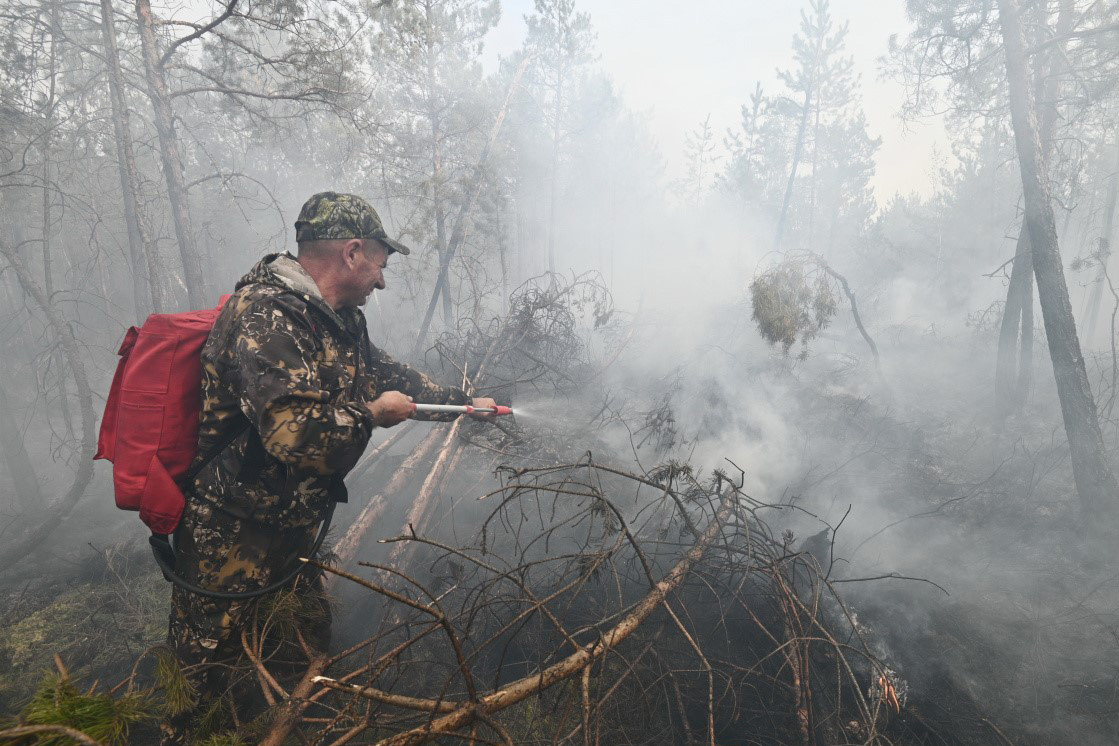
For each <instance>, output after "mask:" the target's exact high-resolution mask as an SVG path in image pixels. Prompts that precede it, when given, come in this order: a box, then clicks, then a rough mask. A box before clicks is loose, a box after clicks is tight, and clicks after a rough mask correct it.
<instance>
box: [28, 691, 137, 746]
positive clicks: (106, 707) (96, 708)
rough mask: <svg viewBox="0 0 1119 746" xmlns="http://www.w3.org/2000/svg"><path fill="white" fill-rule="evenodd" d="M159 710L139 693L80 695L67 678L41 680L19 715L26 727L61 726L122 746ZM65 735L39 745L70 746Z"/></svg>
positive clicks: (44, 737)
mask: <svg viewBox="0 0 1119 746" xmlns="http://www.w3.org/2000/svg"><path fill="white" fill-rule="evenodd" d="M158 714H159V713H158V710H157V709H156V707H155V706H154V705H153V704H152V703H151V701H150V700H149V699H148V698H147V697H145V696H144V695H143V694H141V693H130V694H125V695H123V696H120V697H113V696H112V695H110V694H95V693H93V692H82V691H81V690H79V689H78V687H77V686H76V685H75V684H74V682H73V681H71V680H70V679H69V678H67V677H62V676H57V675H49V676H46V677H44V678H43V681H42V682H41V683H40V684H39V688H38V689H37V690H36V692H35V695H34V696H33V697H32V698H31V701H30V702H28V703H27V706H26V707H25V708H24V710H23V712H22V713H20V721H21V722H22V723H24V724H27V725H64V726H68V727H70V728H74V729H76V730H79V731H81V732H83V733H85V734H86V735H88V736H90V737H91V738H94V739H96V740H97V741H100V742H101V743H104V744H108V745H109V746H125V744H127V743H128V735H129V732H130V731H131V729H132V727H133V726H134V725H136V724H137V723H140V722H142V721H145V720H151V719H154V718H156V717H158ZM72 743H73V742H72V741H71V739H70V738H69V737H67V736H61V735H50V734H44V735H40V736H39V737H38V740H37V741H36V744H38V746H70V744H72Z"/></svg>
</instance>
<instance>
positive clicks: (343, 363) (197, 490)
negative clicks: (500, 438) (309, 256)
mask: <svg viewBox="0 0 1119 746" xmlns="http://www.w3.org/2000/svg"><path fill="white" fill-rule="evenodd" d="M392 390H396V391H403V392H404V393H405V394H408V395H409V396H411V397H413V398H414V399H415V400H416V401H417V402H425V403H430V404H463V403H465V402H466V401H468V397H467V395H466V394H465V393H464V392H463V391H461V390H459V389H456V388H447V387H443V386H439V385H437V384H435V383H433V382H432V381H431V380H430V379H429V378H428V377H427V376H425V375H424V374H423V373H420V372H419V371H417V370H414V369H413V368H410V367H408V366H407V365H403V364H401V363H398V362H396V361H395V360H393V359H392V358H391V357H389V356H388V355H387V354H385V353H384V352H382V351H381V350H379V349H377V348H376V347H374V346H373V344H372V343H371V342H370V341H369V334H368V330H367V328H366V323H365V316H364V315H363V314H362V312H361V311H359V310H358V309H356V308H347V309H341V310H339V311H338V312H335V311H334V310H332V309H331V308H330V306H329V305H327V303H326V301H324V300H323V298H322V295H321V293H319V290H318V288H317V287H316V286H315V283H314V280H312V279H311V277H310V275H308V274H307V273H306V272H305V271H304V270H303V268H302V267H301V266H300V265H299V263H298V262H297V261H296V260H295V259H294V257H292V256H291V255H289V254H273V255H270V256H266V257H264V258H263V259H262V260H261V261H260V262H258V263H257V265H256V266H255V267H253V269H252V270H251V271H250V272H249V273H248V274H247V275H245V276H244V277H243V278H242V279H241V281H240V282H239V283H238V284H237V290H236V292H235V294H234V295H233V296H232V297H231V298H230V299H229V301H228V302H227V303H226V305H225V307H224V309H223V310H222V312H221V313H220V314H219V316H218V319H217V322H216V323H215V324H214V328H213V330H212V331H211V332H210V336H209V338H208V340H207V342H206V344H205V346H204V347H203V349H202V413H201V417H200V421H199V437H198V454H199V456H198V458H199V459H203V458H205V457H206V456H207V455H208V454H210V453H212V452H213V451H214V450H215V448H218V447H220V446H221V445H222V443H223V442H228V439H229V437H230V436H231V435H232V434H233V433H234V432H237V431H241V434H240V435H238V436H237V437H236V439H234V440H233V441H232V443H230V444H229V445H228V447H226V448H225V449H224V450H222V451H221V452H220V453H219V455H218V456H216V457H215V458H214V459H213V460H212V461H210V462H209V463H208V464H207V465H206V466H205V468H203V469H202V470H201V471H200V472H199V474H198V476H197V477H196V478H195V480H194V484H193V487H194V490H193V493H194V497H195V499H199V500H205V501H208V502H210V503H212V504H213V505H214V506H215V507H217V508H219V509H221V510H224V511H226V512H227V513H230V514H232V515H234V516H236V517H238V518H243V519H247V520H251V521H254V522H257V523H261V524H265V525H276V526H293V527H294V526H301V525H308V524H312V523H315V522H317V521H319V520H321V518H322V515H323V513H324V511H325V508H326V507H327V506H328V505H329V504H330V501H331V500H339V501H344V500H345V495H346V493H345V486H344V485H343V483H342V478H343V477H344V476H345V475H346V473H347V472H349V470H350V469H352V468H353V466H354V464H355V463H356V462H357V460H358V458H359V457H360V456H361V453H362V451H364V449H365V446H366V444H367V442H368V441H369V436H370V433H371V432H372V431H373V428H374V427H375V425H374V424H373V419H372V416H371V415H370V413H369V411H368V409H366V407H365V406H363V404H364V403H365V402H372V401H373V400H374V399H376V398H377V396H378V395H379V394H380V393H381V392H384V391H392ZM246 420H247V423H248V425H249V427H247V428H246Z"/></svg>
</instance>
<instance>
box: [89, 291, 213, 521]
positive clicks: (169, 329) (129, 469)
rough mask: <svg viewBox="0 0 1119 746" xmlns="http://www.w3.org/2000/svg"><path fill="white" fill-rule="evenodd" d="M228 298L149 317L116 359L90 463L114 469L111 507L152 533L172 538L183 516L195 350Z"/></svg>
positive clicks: (195, 395) (193, 438) (197, 386)
mask: <svg viewBox="0 0 1119 746" xmlns="http://www.w3.org/2000/svg"><path fill="white" fill-rule="evenodd" d="M227 298H228V296H226V297H223V298H222V299H221V302H220V303H219V304H218V307H217V308H214V309H211V310H208V311H188V312H186V313H153V314H152V315H151V316H149V317H148V319H147V321H145V322H144V325H143V326H141V327H139V328H137V327H135V326H134V327H131V328H130V329H129V330H128V332H127V333H125V335H124V341H123V342H122V343H121V345H120V350H119V351H118V352H117V354H118V355H120V362H119V363H117V371H116V374H115V375H114V376H113V385H112V387H111V388H110V389H109V397H108V399H107V400H106V402H105V415H104V417H103V418H102V420H101V433H100V435H99V437H98V439H97V454H96V455H95V456H94V458H95V459H108V460H109V461H111V462H112V463H113V487H114V491H115V493H116V502H117V507H118V508H121V509H123V510H138V511H140V520H142V521H143V522H144V523H145V524H147V525H148V527H149V528H150V529H151V530H152V533H156V534H170V533H172V532H173V531H174V530H175V528H176V527H177V526H178V525H179V518H180V517H181V516H182V513H183V506H184V504H185V499H184V497H183V492H182V489H181V488H180V486H179V485H180V484H181V482H182V481H183V480H184V478H185V477H186V476H187V475H188V471H189V469H190V465H191V462H192V461H193V460H194V455H195V452H196V450H197V448H198V415H199V412H200V411H201V408H202V361H201V353H202V345H204V344H205V343H206V338H207V337H208V336H209V334H210V329H211V328H212V327H213V326H214V322H215V321H216V320H217V317H218V313H219V312H220V311H221V308H222V306H223V305H224V304H225V301H226V299H227Z"/></svg>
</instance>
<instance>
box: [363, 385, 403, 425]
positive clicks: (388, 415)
mask: <svg viewBox="0 0 1119 746" xmlns="http://www.w3.org/2000/svg"><path fill="white" fill-rule="evenodd" d="M365 406H366V407H367V408H368V409H369V413H370V414H371V415H373V423H374V424H376V425H377V426H378V427H392V426H393V425H399V424H400V423H401V422H404V420H406V419H408V418H410V417H411V416H412V397H410V396H406V395H404V394H403V393H401V392H400V391H386V392H385V393H383V394H381V395H380V396H378V397H377V398H376V399H375V400H374V401H372V402H371V403H369V404H366V405H365Z"/></svg>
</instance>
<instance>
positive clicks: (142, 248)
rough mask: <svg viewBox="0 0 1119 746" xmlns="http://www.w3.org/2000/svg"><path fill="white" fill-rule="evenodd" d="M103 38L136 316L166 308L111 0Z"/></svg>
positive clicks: (104, 7) (105, 8)
mask: <svg viewBox="0 0 1119 746" xmlns="http://www.w3.org/2000/svg"><path fill="white" fill-rule="evenodd" d="M101 39H102V44H103V46H104V47H105V60H106V64H107V66H108V72H109V101H110V103H111V105H112V115H113V135H114V138H115V140H116V146H117V171H118V173H119V175H120V192H121V201H122V203H123V205H124V223H125V227H126V228H127V229H128V256H129V259H131V260H132V294H133V299H134V300H133V305H134V307H135V310H136V318H137V319H140V320H142V319H144V318H146V317H147V315H148V314H149V313H152V312H153V311H154V312H155V313H161V312H162V311H163V297H162V293H161V292H160V286H159V259H158V255H157V254H156V249H155V246H153V245H152V244H151V242H150V241H148V237H147V236H146V235H145V232H144V228H143V226H142V225H141V223H140V217H139V215H140V210H139V203H138V200H137V198H136V193H137V191H138V187H137V185H138V184H139V183H140V178H139V171H138V170H137V168H136V155H135V153H134V152H133V150H132V132H131V130H130V129H129V125H128V104H127V102H126V101H125V98H124V91H125V86H124V73H123V72H122V71H121V67H120V53H119V51H118V50H117V34H116V24H115V22H114V19H113V6H112V2H111V0H101Z"/></svg>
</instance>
